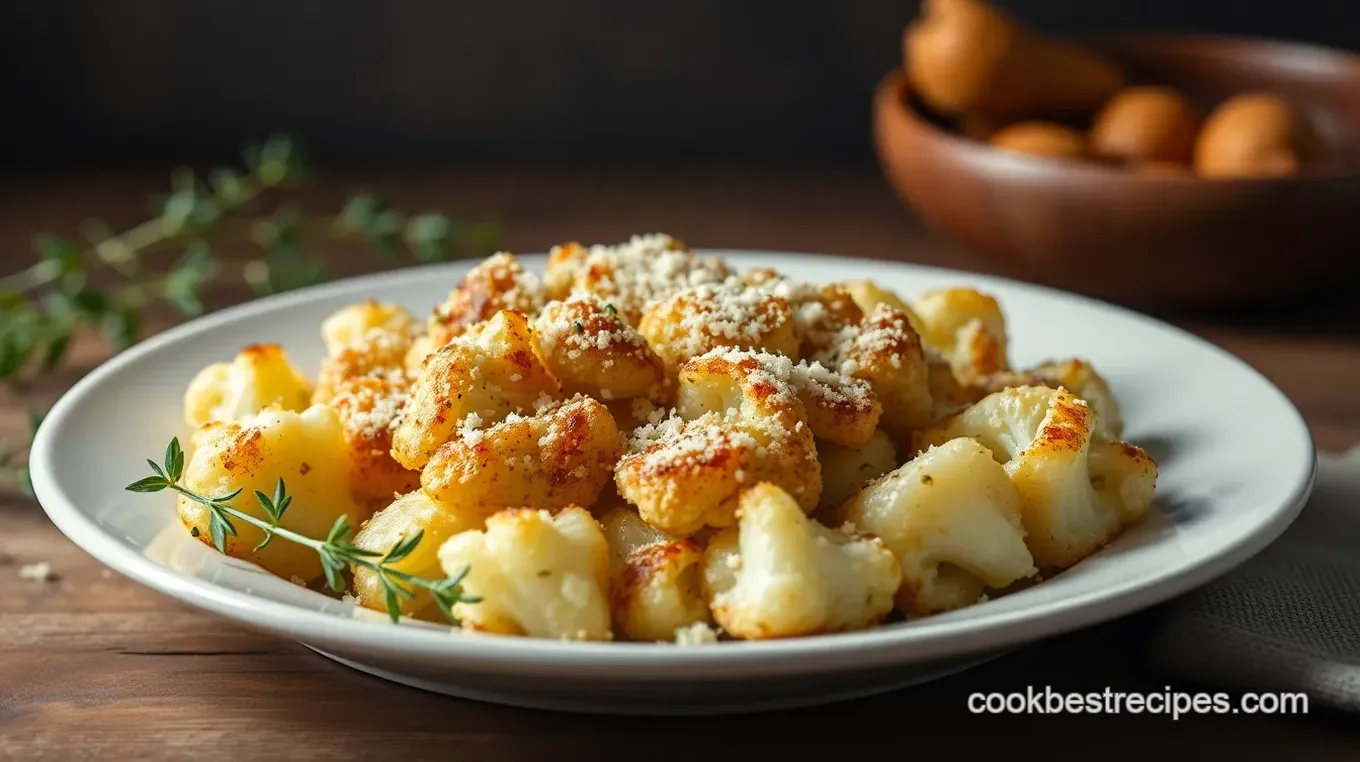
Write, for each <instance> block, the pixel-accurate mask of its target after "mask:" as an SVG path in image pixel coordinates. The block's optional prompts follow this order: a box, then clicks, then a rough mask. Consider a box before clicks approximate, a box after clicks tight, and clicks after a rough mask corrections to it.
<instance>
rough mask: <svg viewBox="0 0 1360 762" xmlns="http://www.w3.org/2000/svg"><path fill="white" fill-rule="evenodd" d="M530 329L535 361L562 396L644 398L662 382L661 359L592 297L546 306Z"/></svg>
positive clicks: (609, 307)
mask: <svg viewBox="0 0 1360 762" xmlns="http://www.w3.org/2000/svg"><path fill="white" fill-rule="evenodd" d="M533 327H534V339H535V340H536V341H537V342H538V353H539V357H540V358H542V360H543V364H544V365H546V366H547V368H548V370H549V371H550V372H551V373H552V374H553V376H555V377H556V378H557V380H558V381H559V382H560V383H561V384H562V388H563V391H564V392H566V393H567V394H575V393H578V392H579V393H584V394H590V395H592V396H596V397H599V398H601V399H603V400H614V399H627V398H632V397H645V396H648V395H651V394H656V393H658V390H659V389H661V387H662V386H663V385H664V384H665V382H666V372H665V368H664V367H663V365H662V363H661V359H660V358H658V357H657V356H656V354H655V353H653V352H652V350H651V348H650V347H649V346H647V341H646V340H645V339H643V337H642V335H641V334H640V333H638V332H637V329H635V328H633V327H632V326H631V325H629V324H628V323H626V322H624V320H623V318H622V317H620V316H619V311H618V308H616V307H615V306H614V305H612V304H608V303H606V302H602V301H600V298H599V297H597V296H593V295H591V294H580V295H577V296H573V297H570V298H568V299H566V300H564V301H556V302H549V303H548V304H547V305H546V306H545V307H544V308H543V310H542V311H541V312H540V313H539V314H538V317H537V318H535V319H534V322H533Z"/></svg>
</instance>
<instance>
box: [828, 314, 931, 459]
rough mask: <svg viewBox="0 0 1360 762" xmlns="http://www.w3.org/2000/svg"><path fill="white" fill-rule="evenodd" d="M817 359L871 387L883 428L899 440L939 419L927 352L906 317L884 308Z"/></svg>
mask: <svg viewBox="0 0 1360 762" xmlns="http://www.w3.org/2000/svg"><path fill="white" fill-rule="evenodd" d="M818 359H819V360H820V361H821V362H822V363H823V364H825V365H826V366H828V367H830V368H835V369H836V370H838V371H839V372H840V373H841V374H843V375H846V376H850V377H853V378H857V379H860V380H861V381H864V382H866V383H868V385H869V387H870V388H871V389H872V390H873V391H874V393H875V394H876V395H877V396H878V398H879V400H881V403H882V408H883V414H882V424H881V426H882V428H883V429H884V431H886V432H887V433H888V435H889V436H891V437H893V438H894V439H903V438H905V437H907V436H908V435H909V434H910V432H911V431H912V430H913V429H916V428H919V427H921V426H925V425H926V424H928V423H930V422H931V421H932V420H934V415H933V413H934V409H933V404H932V401H931V397H930V371H929V368H928V366H927V363H926V355H925V350H924V349H923V347H922V345H921V337H920V336H919V335H918V334H917V333H916V331H915V329H913V328H912V327H911V321H910V320H909V319H908V318H907V315H906V313H904V312H902V311H900V310H895V309H893V308H892V307H889V306H887V305H886V304H883V305H879V306H878V307H877V308H876V309H875V310H874V312H873V313H871V314H870V315H868V316H866V317H865V318H864V320H862V321H861V322H860V323H859V324H858V325H854V326H848V327H846V328H844V329H842V330H841V332H840V334H839V335H838V336H837V337H836V340H835V341H834V342H833V343H832V345H831V346H830V347H828V348H827V349H826V350H825V351H824V352H823V353H822V354H821V355H820V356H819V357H818Z"/></svg>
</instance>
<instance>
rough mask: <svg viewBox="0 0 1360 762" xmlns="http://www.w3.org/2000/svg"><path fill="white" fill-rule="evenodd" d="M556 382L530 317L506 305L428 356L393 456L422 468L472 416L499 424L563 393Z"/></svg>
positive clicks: (399, 429)
mask: <svg viewBox="0 0 1360 762" xmlns="http://www.w3.org/2000/svg"><path fill="white" fill-rule="evenodd" d="M559 396H560V393H559V391H558V386H557V381H556V380H555V379H553V377H552V375H551V374H549V373H548V369H547V368H545V367H543V363H542V362H541V361H540V360H539V359H538V354H537V353H536V352H535V350H534V346H533V336H532V333H531V331H530V329H529V323H528V320H527V319H526V318H525V316H524V315H523V314H521V313H519V312H514V311H511V310H503V311H501V312H498V313H496V315H495V317H493V318H491V319H490V320H488V321H486V322H485V323H481V324H479V325H477V326H475V327H474V328H473V329H472V330H470V331H468V332H467V333H465V334H464V335H462V336H459V337H458V338H456V339H454V340H453V341H451V342H449V343H448V344H445V345H444V346H442V347H440V348H439V350H438V351H436V352H435V353H434V354H433V355H431V356H430V357H429V359H427V360H426V362H425V365H424V366H423V367H422V368H421V370H420V373H419V375H417V376H416V380H415V383H414V385H413V386H412V389H411V399H410V401H408V402H407V403H406V408H405V410H404V412H403V414H402V416H401V420H400V422H398V424H397V428H396V431H394V432H393V434H392V456H393V457H394V458H396V460H397V462H398V463H400V464H402V465H403V466H406V467H407V468H411V469H419V468H423V467H424V466H425V464H426V463H427V462H428V461H429V460H430V457H431V456H432V455H434V452H435V450H437V449H439V446H440V445H442V444H444V443H445V442H447V441H449V440H450V439H452V438H453V436H454V434H455V433H456V431H457V429H458V427H459V425H460V424H461V423H462V422H463V421H465V420H467V418H468V416H469V415H474V414H475V415H476V416H477V418H478V419H479V420H481V421H482V422H484V423H488V424H489V423H496V422H498V421H501V420H503V419H504V418H505V417H506V416H507V415H509V414H510V413H512V412H516V411H528V410H533V409H534V407H535V405H536V404H537V403H538V401H539V400H540V398H542V397H547V398H549V399H557V398H559Z"/></svg>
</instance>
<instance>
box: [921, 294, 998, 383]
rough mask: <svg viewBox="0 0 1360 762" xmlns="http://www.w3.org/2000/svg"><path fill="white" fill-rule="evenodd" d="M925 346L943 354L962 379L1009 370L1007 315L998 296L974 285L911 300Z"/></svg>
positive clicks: (956, 374)
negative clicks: (993, 295)
mask: <svg viewBox="0 0 1360 762" xmlns="http://www.w3.org/2000/svg"><path fill="white" fill-rule="evenodd" d="M911 306H912V310H913V311H914V312H915V314H916V319H917V321H918V322H917V326H918V330H919V331H920V333H921V339H922V340H923V341H924V342H925V344H926V346H928V347H930V348H931V349H933V350H935V351H937V352H939V353H941V354H942V355H944V357H945V358H946V360H948V362H949V365H950V367H951V368H952V369H953V371H954V375H955V376H956V377H957V378H958V379H959V381H960V383H963V384H969V383H972V382H973V381H974V380H976V379H978V378H979V377H981V376H985V375H988V374H990V373H997V372H999V371H1003V370H1006V369H1007V368H1008V367H1009V366H1008V364H1007V360H1006V344H1007V336H1006V318H1005V316H1004V315H1003V314H1002V312H1001V305H1000V304H998V303H997V301H996V299H994V298H992V297H991V296H988V295H987V294H984V293H982V292H980V291H976V290H974V289H971V288H942V289H937V290H935V291H930V292H927V293H925V294H921V295H920V296H919V297H917V298H916V299H915V300H913V301H912V303H911Z"/></svg>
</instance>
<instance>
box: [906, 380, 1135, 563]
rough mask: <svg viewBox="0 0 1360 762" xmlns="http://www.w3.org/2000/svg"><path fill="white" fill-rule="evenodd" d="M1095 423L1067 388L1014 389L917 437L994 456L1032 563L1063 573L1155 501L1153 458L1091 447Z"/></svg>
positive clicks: (1120, 446)
mask: <svg viewBox="0 0 1360 762" xmlns="http://www.w3.org/2000/svg"><path fill="white" fill-rule="evenodd" d="M1095 419H1096V414H1095V412H1094V411H1093V410H1092V409H1091V408H1090V407H1089V406H1088V405H1087V404H1086V403H1085V402H1083V401H1082V400H1080V399H1077V398H1076V396H1074V395H1073V394H1072V393H1071V392H1069V391H1067V390H1066V389H1062V388H1059V389H1049V388H1045V387H1036V386H1021V387H1012V388H1009V389H1005V390H1003V391H1000V392H996V393H995V394H991V395H989V396H987V397H986V398H984V399H983V400H982V401H981V402H978V403H977V404H976V405H973V406H972V407H970V408H968V409H967V410H965V411H964V412H962V413H959V414H958V415H956V416H954V417H952V418H949V419H947V420H945V421H942V422H941V423H939V424H937V425H935V426H932V427H931V428H930V429H928V430H925V431H922V432H919V434H918V436H917V439H916V446H917V448H918V449H920V448H923V447H926V446H929V445H936V444H942V443H944V442H946V441H948V440H950V439H954V438H955V437H972V438H974V439H976V440H977V441H978V442H980V443H982V444H983V445H984V446H986V447H987V448H988V449H989V450H991V452H992V454H993V457H995V458H996V460H997V461H999V462H1001V463H1003V464H1005V466H1006V471H1007V473H1008V474H1010V478H1011V482H1012V483H1013V484H1014V485H1015V487H1016V489H1017V490H1018V491H1019V493H1020V503H1021V511H1022V515H1023V516H1024V523H1025V533H1026V540H1025V542H1026V544H1027V545H1028V546H1029V549H1030V552H1031V553H1032V554H1033V556H1034V561H1035V563H1037V564H1038V565H1039V566H1041V567H1057V568H1065V567H1068V566H1071V565H1072V564H1074V563H1076V562H1078V561H1080V560H1081V559H1083V558H1085V557H1087V556H1089V555H1091V554H1092V553H1094V552H1096V551H1097V550H1099V549H1100V548H1101V547H1102V546H1104V545H1105V544H1106V543H1108V542H1109V541H1110V540H1111V539H1113V538H1114V537H1115V536H1116V535H1117V534H1118V533H1119V532H1120V531H1121V529H1122V528H1123V527H1124V526H1126V525H1128V524H1129V523H1131V522H1133V521H1136V520H1137V519H1138V518H1140V517H1141V516H1142V515H1143V513H1144V512H1145V511H1146V510H1147V508H1148V506H1150V505H1151V503H1152V496H1153V490H1154V486H1155V481H1156V473H1157V472H1156V464H1155V463H1154V462H1153V460H1152V458H1151V457H1150V456H1148V454H1147V453H1146V452H1144V451H1143V450H1141V449H1139V448H1137V447H1135V446H1133V445H1131V444H1128V443H1123V442H1120V443H1106V442H1096V443H1094V444H1093V441H1092V439H1093V433H1094V430H1095V428H1096V420H1095ZM1096 445H1099V447H1096ZM1106 445H1113V446H1106ZM1097 449H1098V450H1099V453H1100V454H1099V455H1098V456H1096V457H1095V458H1094V459H1093V458H1092V455H1091V453H1092V452H1093V450H1097ZM1093 461H1094V463H1093ZM1093 464H1094V465H1096V466H1097V467H1098V470H1097V469H1096V468H1093Z"/></svg>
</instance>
